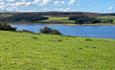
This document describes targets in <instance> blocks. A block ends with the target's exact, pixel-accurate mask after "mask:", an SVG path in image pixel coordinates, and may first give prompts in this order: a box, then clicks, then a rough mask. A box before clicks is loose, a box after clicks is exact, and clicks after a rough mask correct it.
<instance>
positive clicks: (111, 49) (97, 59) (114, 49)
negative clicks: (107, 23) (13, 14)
mask: <svg viewBox="0 0 115 70" xmlns="http://www.w3.org/2000/svg"><path fill="white" fill-rule="evenodd" d="M114 69H115V40H112V39H97V38H81V37H72V36H62V35H47V34H32V33H24V32H21V33H20V32H10V31H0V70H114Z"/></svg>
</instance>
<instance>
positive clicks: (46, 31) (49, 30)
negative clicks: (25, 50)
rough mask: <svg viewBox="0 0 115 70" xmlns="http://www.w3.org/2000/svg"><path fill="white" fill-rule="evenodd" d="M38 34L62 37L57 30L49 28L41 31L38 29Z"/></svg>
mask: <svg viewBox="0 0 115 70" xmlns="http://www.w3.org/2000/svg"><path fill="white" fill-rule="evenodd" d="M40 33H45V34H59V35H62V34H61V33H60V32H59V31H58V30H55V29H51V28H49V27H44V28H43V29H40Z"/></svg>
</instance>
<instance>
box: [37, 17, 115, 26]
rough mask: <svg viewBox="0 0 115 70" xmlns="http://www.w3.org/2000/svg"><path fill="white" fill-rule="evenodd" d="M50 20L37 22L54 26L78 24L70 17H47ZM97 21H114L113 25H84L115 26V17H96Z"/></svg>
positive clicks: (102, 23) (107, 23)
mask: <svg viewBox="0 0 115 70" xmlns="http://www.w3.org/2000/svg"><path fill="white" fill-rule="evenodd" d="M46 17H48V18H49V19H47V20H42V21H37V22H38V23H53V24H56V23H57V24H78V23H76V22H75V21H74V20H69V17H56V16H55V17H52V16H46ZM96 18H97V19H99V20H101V21H107V20H113V23H109V22H105V23H104V22H100V23H90V24H87V23H84V25H115V16H101V17H96Z"/></svg>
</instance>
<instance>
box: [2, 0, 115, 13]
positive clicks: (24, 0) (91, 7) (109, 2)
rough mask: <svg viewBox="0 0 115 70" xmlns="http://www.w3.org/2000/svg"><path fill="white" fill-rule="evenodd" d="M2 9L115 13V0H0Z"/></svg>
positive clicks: (11, 10) (14, 10)
mask: <svg viewBox="0 0 115 70" xmlns="http://www.w3.org/2000/svg"><path fill="white" fill-rule="evenodd" d="M0 11H1V12H2V11H10V12H44V11H45V12H47V11H82V12H100V13H115V0H0Z"/></svg>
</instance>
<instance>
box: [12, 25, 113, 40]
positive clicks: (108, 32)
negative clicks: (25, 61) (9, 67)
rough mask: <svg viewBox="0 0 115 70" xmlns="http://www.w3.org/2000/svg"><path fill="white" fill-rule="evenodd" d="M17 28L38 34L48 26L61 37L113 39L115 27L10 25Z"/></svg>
mask: <svg viewBox="0 0 115 70" xmlns="http://www.w3.org/2000/svg"><path fill="white" fill-rule="evenodd" d="M11 25H12V26H13V27H17V29H18V30H23V29H25V30H29V31H33V32H40V29H41V28H43V27H45V26H48V27H50V28H53V29H57V30H59V31H60V32H61V33H62V34H63V35H68V36H83V37H95V38H111V39H115V26H82V25H74V26H68V25H61V24H60V25H59V24H57V25H56V24H11Z"/></svg>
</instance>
